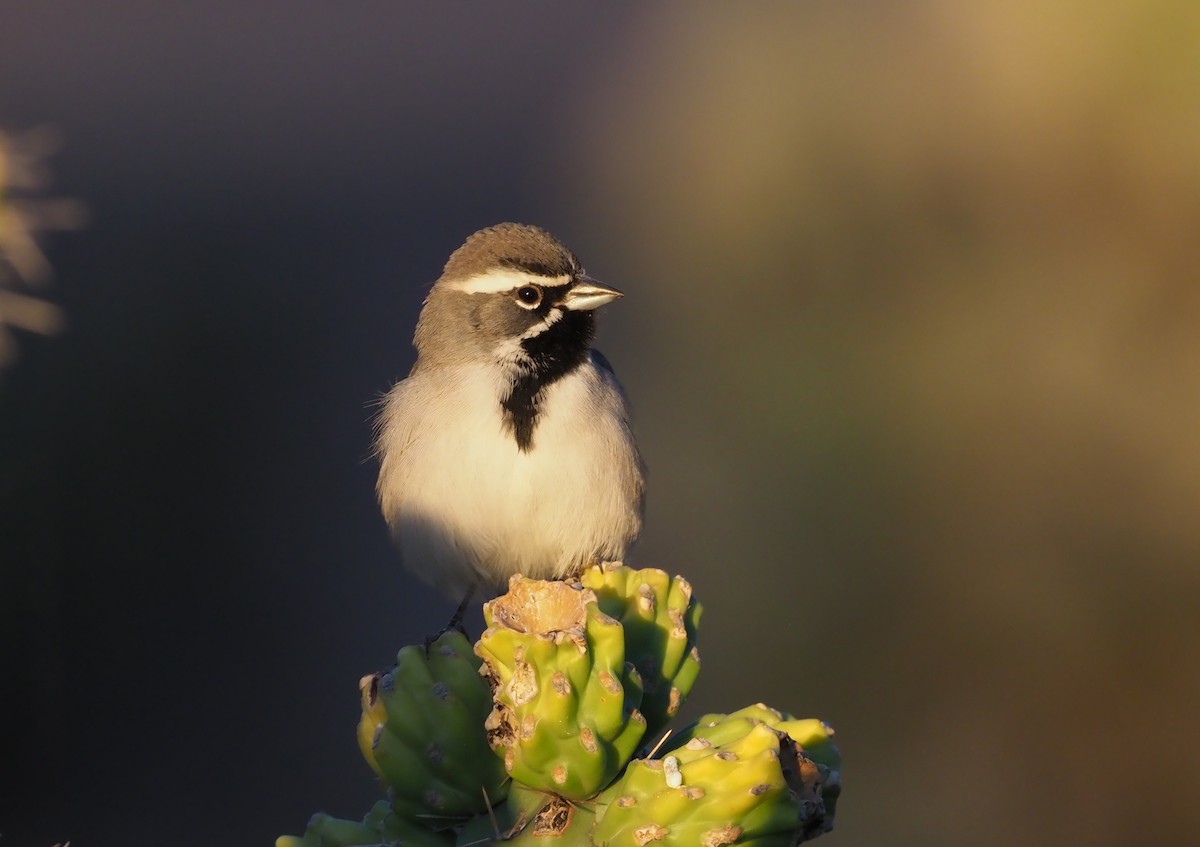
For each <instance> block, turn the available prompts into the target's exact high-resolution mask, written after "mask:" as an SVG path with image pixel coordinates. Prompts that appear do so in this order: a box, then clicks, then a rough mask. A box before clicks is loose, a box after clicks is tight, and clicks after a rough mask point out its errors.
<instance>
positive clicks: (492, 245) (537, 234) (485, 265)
mask: <svg viewBox="0 0 1200 847" xmlns="http://www.w3.org/2000/svg"><path fill="white" fill-rule="evenodd" d="M494 268H512V269H514V270H522V271H527V272H529V273H531V274H536V275H537V276H545V277H555V276H562V275H563V274H567V275H569V276H578V275H580V274H582V273H583V267H582V266H581V265H580V264H579V259H577V258H576V257H575V254H574V253H572V252H571V251H570V250H569V249H567V247H566V246H565V245H564V244H563V243H562V242H561V241H559V240H558V239H557V238H555V237H554V236H553V235H551V234H550V233H548V232H546V230H544V229H542V228H541V227H536V226H530V225H529V224H517V223H502V224H496V225H495V226H490V227H488V228H487V229H481V230H479V232H477V233H475V234H474V235H472V236H471V237H470V238H468V239H467V240H466V241H465V242H464V243H463V245H462V246H461V247H459V248H458V249H457V250H455V251H454V252H453V253H452V254H451V255H450V258H449V260H447V262H446V267H445V269H444V270H443V271H442V279H446V280H449V279H466V278H467V277H471V276H474V275H476V274H481V273H484V272H486V271H489V270H492V269H494Z"/></svg>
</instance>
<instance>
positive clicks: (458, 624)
mask: <svg viewBox="0 0 1200 847" xmlns="http://www.w3.org/2000/svg"><path fill="white" fill-rule="evenodd" d="M474 596H475V583H471V587H470V588H468V589H467V593H466V594H465V595H463V598H462V602H461V603H459V604H458V608H457V609H455V610H454V616H453V617H451V618H450V621H449V623H447V624H446V628H445V629H444V630H442V632H449V631H450V630H452V629H457V630H458V631H459V632H461V633H462V634H463V635H466V634H467V630H466V628H465V627H464V626H463V618H464V617H465V616H466V614H467V606H469V605H471V598H472V597H474Z"/></svg>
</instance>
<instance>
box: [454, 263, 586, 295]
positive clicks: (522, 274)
mask: <svg viewBox="0 0 1200 847" xmlns="http://www.w3.org/2000/svg"><path fill="white" fill-rule="evenodd" d="M570 281H571V277H570V276H569V275H567V274H562V275H561V276H554V277H546V276H538V275H537V274H531V273H529V272H528V271H518V270H514V269H510V268H495V269H493V270H490V271H487V272H486V273H481V274H476V275H475V276H469V277H467V278H466V279H456V280H454V282H451V283H447V284H446V285H447V287H448V288H452V289H454V290H455V291H463V292H465V293H467V294H499V293H502V292H505V291H515V290H516V289H518V288H520V287H521V286H522V285H529V284H531V283H532V284H533V285H540V286H542V287H543V288H553V287H554V286H556V285H566V284H567V283H568V282H570Z"/></svg>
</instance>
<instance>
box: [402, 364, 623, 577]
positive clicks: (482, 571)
mask: <svg viewBox="0 0 1200 847" xmlns="http://www.w3.org/2000/svg"><path fill="white" fill-rule="evenodd" d="M506 389H507V383H506V382H505V380H504V375H503V372H502V371H501V370H500V369H499V368H497V367H494V366H482V365H464V366H460V367H455V368H448V369H441V370H438V371H435V372H430V373H418V374H417V375H415V376H413V377H410V378H409V379H407V380H404V381H403V382H401V383H400V384H399V385H397V386H396V387H395V388H394V389H392V392H391V393H390V394H389V395H388V398H387V401H386V405H385V408H384V413H383V418H382V420H383V425H382V427H381V432H380V438H379V450H380V456H381V468H380V476H379V498H380V503H381V505H382V507H383V512H384V515H385V517H386V518H387V520H388V523H389V525H390V526H391V528H392V531H393V534H394V535H395V536H396V539H397V541H398V543H399V545H400V549H401V555H402V556H403V558H404V562H405V565H406V566H408V567H409V568H410V569H411V570H412V571H413V572H415V573H417V574H418V575H420V576H421V577H423V578H424V579H426V580H428V581H429V582H431V583H433V584H434V585H437V586H439V587H441V588H443V589H445V590H447V591H448V592H450V593H457V592H461V591H464V590H465V588H466V586H467V585H468V584H470V583H471V582H474V581H475V580H476V578H477V575H482V576H484V578H485V580H486V581H487V582H491V583H496V584H500V583H503V581H504V580H506V579H507V578H508V576H509V575H511V574H513V573H518V572H519V573H523V574H525V575H526V576H532V577H537V578H550V577H559V576H564V575H566V574H568V573H570V572H571V571H573V570H576V569H578V568H579V567H581V566H582V565H584V564H586V563H588V562H589V561H593V560H595V561H599V560H608V559H619V558H622V557H623V556H624V554H625V551H626V549H627V548H628V546H629V545H630V544H631V543H632V542H633V540H634V539H635V538H636V537H637V535H638V533H639V531H640V529H641V507H642V468H641V460H640V457H639V456H638V454H637V448H636V447H635V446H634V442H633V437H632V434H631V432H630V429H629V420H628V410H627V408H626V405H625V401H624V398H623V396H622V395H621V392H620V390H619V389H618V388H617V387H616V385H615V383H614V382H612V380H611V377H610V375H609V374H608V373H607V371H604V370H602V369H600V368H598V367H596V366H595V364H594V363H593V362H592V361H591V360H589V361H588V362H586V363H585V364H584V365H583V366H582V367H580V368H578V369H577V370H575V371H573V372H572V373H570V374H569V375H567V376H566V377H563V378H562V379H560V380H558V381H557V382H555V383H554V384H552V385H551V386H549V388H548V389H547V390H546V391H545V394H544V397H543V400H542V403H541V405H540V406H539V410H538V419H537V426H536V428H535V430H534V434H533V444H532V446H531V448H530V449H529V450H528V451H526V452H522V451H520V450H518V449H517V445H516V441H515V439H514V438H513V435H512V433H511V431H509V430H508V429H506V428H505V426H504V420H503V417H502V415H501V412H500V405H499V402H500V397H501V394H502V393H503V392H504V391H505V390H506Z"/></svg>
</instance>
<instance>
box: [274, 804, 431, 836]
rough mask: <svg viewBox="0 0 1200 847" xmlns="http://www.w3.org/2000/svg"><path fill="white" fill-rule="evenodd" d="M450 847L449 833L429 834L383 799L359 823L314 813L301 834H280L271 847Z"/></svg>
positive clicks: (428, 831)
mask: <svg viewBox="0 0 1200 847" xmlns="http://www.w3.org/2000/svg"><path fill="white" fill-rule="evenodd" d="M367 844H369V845H372V847H375V845H389V847H392V845H394V847H401V845H403V847H453V845H454V836H453V835H452V834H451V833H448V832H443V833H436V832H431V831H430V830H428V829H425V828H424V827H422V826H420V825H418V824H413V823H410V822H408V821H405V820H403V819H401V818H400V817H399V816H398V815H397V814H396V813H395V812H394V811H393V810H392V808H391V806H390V805H389V804H388V802H387V801H386V800H380V801H379V802H378V803H376V804H375V806H374V807H373V808H372V809H371V811H370V812H368V813H367V816H366V817H365V818H363V819H362V820H361V821H349V820H342V819H341V818H335V817H331V816H330V815H326V814H323V813H320V812H318V813H317V814H315V815H313V816H312V819H311V820H310V821H309V822H308V828H307V829H306V830H305V831H304V835H302V836H295V835H281V836H279V837H278V838H276V839H275V847H352V845H367Z"/></svg>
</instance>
